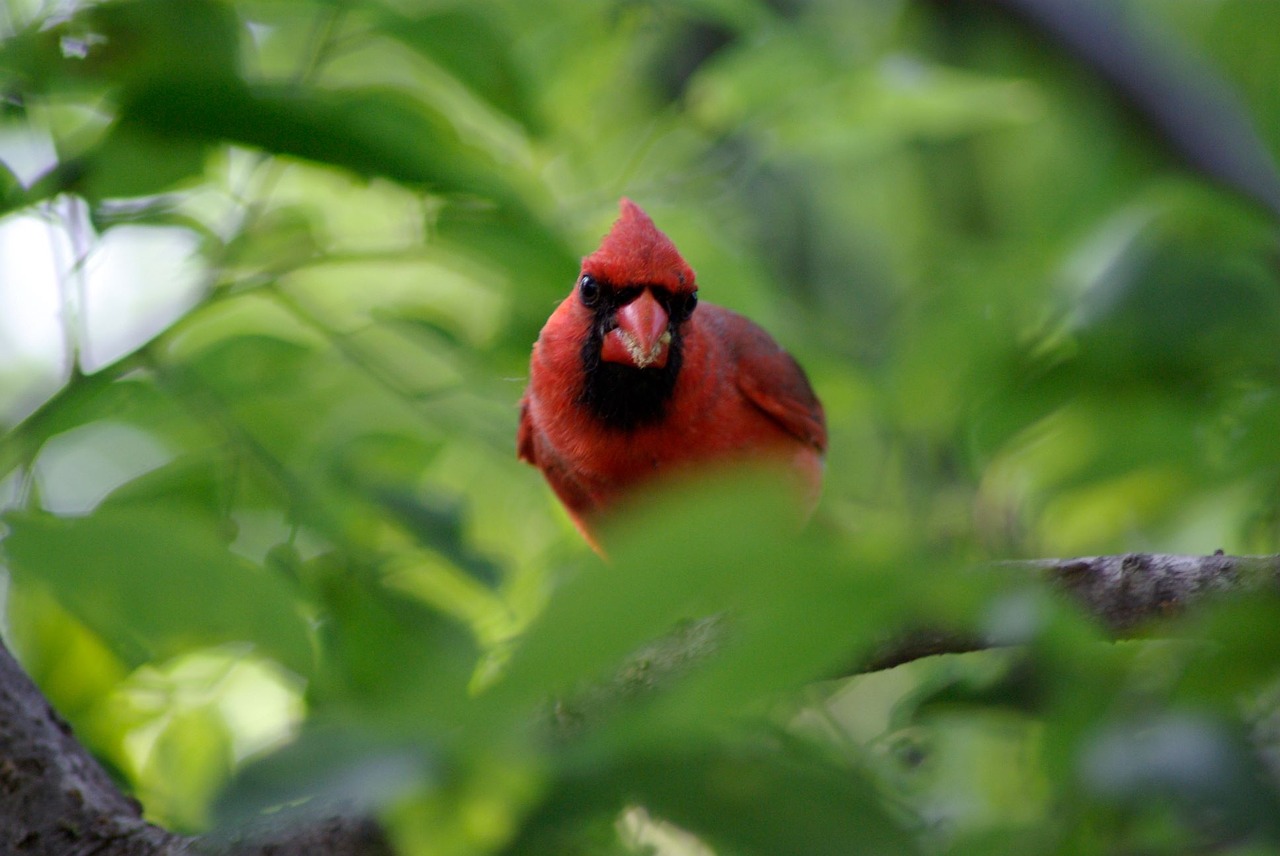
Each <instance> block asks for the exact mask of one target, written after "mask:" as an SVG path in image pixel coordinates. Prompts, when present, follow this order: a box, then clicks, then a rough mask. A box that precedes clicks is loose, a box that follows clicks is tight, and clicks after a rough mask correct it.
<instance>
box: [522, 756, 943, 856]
mask: <svg viewBox="0 0 1280 856" xmlns="http://www.w3.org/2000/svg"><path fill="white" fill-rule="evenodd" d="M637 804H638V805H641V806H644V807H645V808H646V809H648V810H649V812H650V813H651V814H653V815H655V816H656V817H657V818H659V819H662V820H667V821H671V822H673V823H675V824H677V825H678V826H680V827H682V828H684V829H686V830H689V831H691V832H693V833H695V834H696V835H698V836H699V837H700V838H702V839H703V840H705V841H707V842H708V843H710V844H712V845H713V846H716V847H717V848H724V849H725V850H726V851H727V852H731V853H741V854H761V856H781V854H797V856H799V854H804V856H821V854H832V856H836V854H840V856H843V854H848V853H859V854H877V853H884V854H907V853H915V852H917V851H918V849H919V848H918V846H917V845H916V844H915V843H914V842H913V841H912V840H911V838H910V837H909V836H908V835H907V833H906V832H905V831H904V830H903V829H902V828H901V827H900V826H899V825H898V824H897V823H896V822H895V821H894V820H893V819H892V818H891V817H890V816H889V815H888V813H887V812H886V811H885V809H884V808H883V806H882V804H881V800H880V798H879V796H878V795H877V794H876V792H875V789H874V788H873V787H872V786H871V785H870V783H868V782H867V781H866V779H865V778H864V777H863V775H862V774H861V773H860V772H858V771H857V770H854V769H851V768H848V767H844V766H839V765H835V764H832V763H831V762H829V761H827V760H825V759H823V758H821V757H819V756H817V755H816V754H815V753H811V752H800V751H794V750H793V749H789V748H783V749H781V750H774V751H769V750H766V749H763V748H761V747H755V746H749V747H713V746H705V747H693V748H682V747H679V746H669V747H665V749H664V751H661V752H655V753H653V754H649V755H641V756H636V757H629V758H627V757H624V758H621V759H618V760H617V761H616V762H614V763H613V764H610V765H608V766H605V767H603V768H596V769H590V770H587V771H584V772H577V773H571V774H569V775H567V776H566V777H565V778H564V779H562V780H560V781H557V782H555V784H554V786H553V788H552V790H551V795H550V797H549V799H548V800H547V802H546V803H545V804H544V805H543V806H542V807H541V809H540V810H539V811H538V813H537V814H536V815H534V817H533V818H532V820H531V822H530V823H529V824H528V826H527V828H526V830H525V831H524V834H523V836H522V838H520V839H518V840H517V841H516V842H515V843H514V844H513V845H512V846H511V847H509V848H508V849H507V851H506V852H508V853H528V852H533V853H542V852H552V853H553V852H558V851H557V846H558V845H559V844H560V842H561V840H562V838H563V836H564V835H565V833H566V832H567V831H569V830H571V829H572V828H573V826H574V825H577V824H581V823H582V822H583V821H586V820H590V819H591V818H592V817H594V816H597V815H600V814H604V815H616V814H617V813H618V812H619V811H621V810H622V809H624V808H626V807H627V806H632V805H637Z"/></svg>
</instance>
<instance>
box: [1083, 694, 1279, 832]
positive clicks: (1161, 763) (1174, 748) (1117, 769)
mask: <svg viewBox="0 0 1280 856" xmlns="http://www.w3.org/2000/svg"><path fill="white" fill-rule="evenodd" d="M1079 769H1080V776H1081V778H1082V779H1083V781H1084V783H1085V786H1086V788H1087V789H1088V790H1089V791H1090V792H1092V793H1093V795H1094V796H1095V798H1097V799H1099V800H1100V801H1104V802H1106V803H1109V804H1112V805H1114V804H1115V803H1120V804H1122V805H1127V807H1129V808H1130V809H1131V810H1135V811H1137V812H1142V811H1144V810H1146V811H1150V810H1152V809H1153V808H1159V807H1160V806H1161V805H1162V804H1172V805H1173V806H1175V807H1177V808H1179V809H1180V810H1181V813H1182V817H1183V822H1186V823H1190V824H1194V825H1196V826H1199V827H1202V828H1216V829H1217V832H1218V834H1223V833H1230V834H1232V835H1243V834H1247V833H1257V832H1259V831H1264V830H1265V831H1269V832H1270V833H1271V834H1275V832H1276V818H1277V817H1278V816H1280V805H1277V802H1276V798H1275V793H1274V791H1273V790H1272V789H1270V788H1267V787H1265V786H1263V787H1260V786H1259V783H1260V782H1261V781H1262V779H1263V777H1264V775H1265V774H1264V772H1263V771H1262V769H1261V768H1260V767H1259V766H1258V764H1257V762H1256V761H1255V759H1254V758H1253V752H1252V750H1251V748H1250V747H1249V745H1248V743H1247V741H1246V740H1245V739H1244V736H1243V735H1242V734H1235V733H1232V730H1231V729H1230V728H1229V727H1226V726H1225V724H1224V723H1221V722H1217V721H1215V720H1214V719H1212V718H1210V717H1204V716H1195V715H1190V714H1179V713H1167V714H1164V715H1161V716H1157V717H1154V718H1152V719H1139V720H1137V721H1131V722H1115V723H1105V724H1103V725H1102V727H1101V728H1100V730H1099V731H1098V732H1097V733H1095V734H1094V735H1092V736H1091V738H1090V739H1089V740H1087V741H1086V742H1085V744H1084V745H1083V746H1082V749H1081V755H1080V768H1079Z"/></svg>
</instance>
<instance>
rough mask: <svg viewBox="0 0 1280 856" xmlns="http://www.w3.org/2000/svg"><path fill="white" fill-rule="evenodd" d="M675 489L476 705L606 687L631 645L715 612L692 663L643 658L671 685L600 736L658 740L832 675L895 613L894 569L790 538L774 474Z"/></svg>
mask: <svg viewBox="0 0 1280 856" xmlns="http://www.w3.org/2000/svg"><path fill="white" fill-rule="evenodd" d="M683 487H684V489H682V490H672V491H669V492H662V493H659V494H657V495H656V496H655V497H654V498H653V500H654V501H652V502H651V503H649V504H648V505H646V506H644V508H643V511H641V512H640V513H639V514H637V515H636V516H635V517H634V518H632V519H630V520H627V521H625V525H624V526H622V527H620V528H619V530H618V531H615V532H614V533H613V535H614V537H612V538H607V539H606V541H605V544H606V547H607V548H608V549H609V551H610V554H611V561H610V563H609V564H607V565H605V566H599V567H590V568H586V569H584V570H582V571H581V572H580V573H579V575H578V576H577V577H575V578H574V579H572V580H571V581H569V582H568V583H567V584H566V585H564V586H563V587H562V588H561V589H560V590H559V591H558V592H557V593H556V596H555V598H554V599H553V600H552V602H551V603H550V604H549V605H548V607H547V609H546V611H545V612H544V613H543V614H542V616H540V618H539V621H538V622H537V623H536V624H535V625H534V626H533V627H531V628H530V630H529V631H528V633H527V634H526V635H525V637H524V638H523V639H522V640H521V644H520V647H519V649H518V650H517V651H516V653H515V654H514V655H513V658H512V662H511V667H510V671H509V672H508V674H507V676H506V680H505V681H504V682H503V683H502V684H500V685H499V686H497V687H495V688H494V691H493V693H492V696H493V698H492V699H482V702H484V701H487V702H492V703H494V704H505V705H507V706H508V707H514V708H518V707H519V706H520V705H521V704H522V703H523V704H528V703H532V702H535V701H537V700H540V699H543V698H545V696H546V695H547V694H548V693H552V694H554V693H564V694H568V697H569V699H572V694H573V692H575V691H581V690H584V689H587V688H588V687H590V686H591V685H593V684H597V683H600V682H602V681H605V680H607V679H610V678H611V676H612V675H613V673H614V672H615V671H616V670H618V669H619V667H620V666H621V665H622V663H623V658H624V657H626V656H627V655H630V654H632V653H633V652H635V651H636V650H637V649H639V648H641V646H644V645H646V644H648V643H652V642H654V641H655V640H658V639H660V638H662V637H664V636H666V635H667V634H668V633H670V632H672V631H673V630H675V629H676V628H677V627H678V626H684V627H686V628H687V627H688V626H689V625H688V624H687V622H688V621H690V620H694V621H695V625H694V626H695V627H696V626H697V624H696V620H698V619H703V618H705V617H707V616H711V615H719V614H724V615H725V616H726V617H725V621H724V624H725V627H724V632H723V634H722V636H723V638H721V639H717V640H713V641H712V642H711V643H710V650H709V651H704V652H702V653H701V654H698V655H697V656H696V657H694V658H692V659H693V663H692V665H694V668H692V669H684V668H682V666H683V664H681V663H673V665H675V666H677V668H674V669H667V668H666V664H664V663H661V662H654V663H652V665H654V666H655V667H657V668H656V671H667V672H673V673H675V674H676V676H677V677H678V678H679V680H677V681H674V682H673V685H672V686H669V687H668V686H663V687H662V689H664V690H666V692H663V693H657V692H651V693H650V694H649V696H650V698H649V701H650V703H649V705H647V706H642V705H638V704H636V705H630V706H624V707H622V708H621V713H622V714H623V716H622V718H621V719H619V720H618V721H617V722H615V723H613V724H611V726H610V728H609V729H606V730H605V732H604V734H603V736H604V737H605V738H606V739H612V740H620V741H622V742H623V743H624V744H631V743H633V742H634V741H636V740H637V739H641V738H643V739H656V740H661V739H662V735H664V734H665V735H667V736H670V735H671V734H675V733H681V732H687V731H688V730H689V729H693V730H696V731H702V730H705V729H706V728H710V727H715V725H716V724H718V723H722V722H723V721H724V720H725V719H726V718H727V717H733V716H736V715H738V714H739V713H740V712H741V711H742V710H743V708H744V706H746V705H748V704H750V703H752V702H753V701H758V700H760V699H762V698H769V697H772V696H775V695H777V694H779V693H782V692H785V691H788V690H792V689H795V688H797V687H800V686H802V685H803V684H805V683H807V682H809V681H813V680H818V679H821V678H824V677H828V676H831V675H833V674H835V673H836V672H837V670H838V669H839V668H841V667H842V666H844V665H846V664H847V663H848V662H852V661H853V659H854V658H855V656H856V655H857V654H858V653H862V652H863V651H864V650H865V647H866V646H868V645H869V644H870V642H871V640H872V638H873V637H874V636H876V635H878V634H885V633H887V632H888V630H887V629H886V628H888V627H892V623H893V621H894V619H895V617H896V616H897V615H898V614H899V612H900V611H901V609H902V608H903V596H902V595H900V594H897V593H896V591H895V589H896V586H895V579H896V578H897V577H898V576H900V575H901V574H902V573H905V572H906V571H905V570H904V567H903V565H898V566H897V567H895V568H894V574H890V573H888V572H887V570H885V571H882V570H881V569H882V568H887V567H888V564H887V563H886V564H885V565H881V562H884V561H885V560H884V559H883V558H881V559H879V560H877V559H876V558H873V557H871V556H866V557H862V558H861V559H860V560H859V561H857V562H856V563H855V562H853V561H852V557H851V556H849V555H845V556H841V555H838V554H837V553H836V552H835V551H834V550H832V549H831V546H832V545H831V544H830V543H829V542H828V541H826V539H825V538H823V537H822V536H821V535H820V534H818V533H815V532H812V531H810V532H804V533H802V532H799V531H798V529H799V522H798V519H797V518H798V514H799V512H798V509H797V507H796V499H795V497H794V496H793V495H792V494H791V493H790V492H789V487H790V484H789V483H788V482H787V481H786V480H785V479H784V478H782V477H780V476H779V474H777V473H772V474H768V473H762V472H756V473H748V474H745V475H744V474H737V475H735V476H732V477H724V478H720V479H717V478H714V477H708V478H706V479H705V480H704V481H703V482H700V483H698V484H696V485H686V486H683ZM846 549H847V547H846ZM855 569H856V570H855ZM696 635H697V634H695V636H696ZM694 641H695V642H696V644H699V645H701V641H699V640H697V639H695V640H694ZM677 647H678V646H677ZM658 656H659V658H660V659H665V658H666V656H667V655H665V654H662V655H658ZM672 657H674V658H675V659H676V660H679V659H680V653H679V651H678V650H677V651H673V652H672ZM686 672H687V673H688V674H685V673H686ZM569 704H570V706H572V701H570V702H569Z"/></svg>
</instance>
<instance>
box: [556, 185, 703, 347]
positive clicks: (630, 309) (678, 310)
mask: <svg viewBox="0 0 1280 856" xmlns="http://www.w3.org/2000/svg"><path fill="white" fill-rule="evenodd" d="M619 207H620V208H621V212H622V214H621V216H620V217H619V218H618V220H617V222H615V223H614V224H613V228H612V229H611V230H610V231H609V234H607V235H605V237H604V240H603V241H602V242H601V243H600V248H599V249H597V250H596V251H595V252H594V253H592V254H591V255H589V256H587V257H586V258H585V259H583V260H582V272H581V273H580V274H579V276H578V284H577V295H578V300H579V301H581V302H582V305H583V306H584V307H586V308H587V309H589V310H590V311H591V313H592V315H593V317H594V320H595V325H594V326H595V327H596V328H597V330H598V332H599V333H600V339H601V341H600V353H599V358H600V359H601V360H602V361H604V362H607V363H617V364H620V365H624V366H632V367H634V368H637V369H649V368H653V369H661V368H663V367H665V366H666V365H667V362H668V358H669V356H670V353H671V348H672V342H673V339H674V338H675V337H676V336H677V335H678V333H679V328H680V325H681V324H683V323H684V322H685V321H686V320H688V318H689V317H690V315H691V314H692V313H693V310H694V307H695V306H696V305H697V302H698V286H697V283H696V282H695V281H694V275H693V269H692V268H690V267H689V265H688V264H686V263H685V260H684V259H683V258H681V256H680V252H679V251H678V250H677V249H676V246H675V244H673V243H671V239H670V238H668V237H667V236H666V235H664V234H663V233H662V232H660V231H659V230H658V228H657V227H656V226H654V225H653V221H652V220H651V219H649V215H648V214H646V213H644V211H643V210H641V208H640V206H639V205H636V204H635V203H634V202H632V201H631V200H630V199H625V198H624V199H623V200H622V202H621V203H620V206H619Z"/></svg>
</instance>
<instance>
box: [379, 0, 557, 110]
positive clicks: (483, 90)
mask: <svg viewBox="0 0 1280 856" xmlns="http://www.w3.org/2000/svg"><path fill="white" fill-rule="evenodd" d="M379 29H380V30H382V32H384V33H385V34H386V35H388V36H390V37H392V38H394V39H397V40H399V41H401V42H403V43H404V44H406V45H408V46H409V47H411V48H413V49H414V50H416V51H418V52H420V53H422V54H423V55H424V56H426V57H427V58H428V59H430V60H431V61H432V62H434V63H436V64H437V65H439V66H440V67H441V68H443V69H444V70H445V71H447V72H449V73H450V74H452V75H453V76H454V77H455V78H457V79H458V80H460V81H461V82H462V83H464V84H465V85H466V86H467V87H468V88H469V89H470V90H471V91H472V92H474V93H475V94H476V95H477V96H479V97H480V98H482V99H484V100H485V101H487V102H488V103H489V104H490V105H492V106H493V107H496V108H497V109H498V110H500V111H502V112H503V113H505V114H507V115H508V116H510V117H511V118H513V119H515V120H517V121H518V122H520V123H521V124H522V125H524V127H525V128H526V129H528V130H531V131H537V130H539V129H540V127H541V124H540V121H539V119H538V117H537V115H536V112H535V105H534V103H533V102H532V100H531V99H530V97H529V93H528V91H527V88H526V87H527V84H526V82H525V81H526V76H525V75H524V73H523V71H522V70H521V69H520V68H519V67H518V66H517V64H516V62H515V58H514V57H513V56H512V53H511V44H512V40H511V36H510V35H509V34H504V33H503V32H502V31H501V30H500V28H499V27H498V26H497V25H496V23H495V22H494V21H493V20H492V18H491V17H490V16H489V15H487V14H485V12H484V10H483V9H482V8H480V7H464V6H457V7H454V8H452V9H442V10H438V11H428V12H424V13H421V14H416V15H401V14H396V13H394V12H392V11H391V10H389V9H388V10H386V11H384V13H383V16H382V19H381V21H380V23H379Z"/></svg>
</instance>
